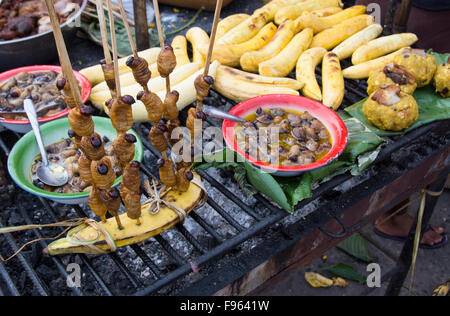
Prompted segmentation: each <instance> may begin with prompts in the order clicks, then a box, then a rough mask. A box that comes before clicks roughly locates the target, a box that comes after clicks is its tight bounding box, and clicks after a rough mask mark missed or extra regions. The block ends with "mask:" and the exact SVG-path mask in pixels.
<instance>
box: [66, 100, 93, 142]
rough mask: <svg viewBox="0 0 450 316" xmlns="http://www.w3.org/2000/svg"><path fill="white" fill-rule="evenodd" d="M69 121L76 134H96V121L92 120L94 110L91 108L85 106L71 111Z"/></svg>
mask: <svg viewBox="0 0 450 316" xmlns="http://www.w3.org/2000/svg"><path fill="white" fill-rule="evenodd" d="M68 119H69V123H70V127H71V128H72V130H73V131H74V132H75V134H77V135H79V136H90V135H92V133H94V121H93V120H92V108H91V107H90V106H87V105H83V106H81V107H75V108H73V109H71V110H70V112H69V117H68Z"/></svg>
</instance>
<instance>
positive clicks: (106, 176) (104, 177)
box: [91, 157, 116, 190]
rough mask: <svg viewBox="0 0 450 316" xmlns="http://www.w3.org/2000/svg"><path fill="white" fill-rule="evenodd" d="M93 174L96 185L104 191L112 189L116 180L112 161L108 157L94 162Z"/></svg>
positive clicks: (92, 166) (92, 163) (92, 164)
mask: <svg viewBox="0 0 450 316" xmlns="http://www.w3.org/2000/svg"><path fill="white" fill-rule="evenodd" d="M91 174H92V180H93V181H94V184H95V185H96V186H97V187H99V188H100V189H103V190H106V189H109V188H111V187H112V185H113V184H114V181H115V180H116V177H115V173H114V170H113V168H112V164H111V160H109V158H108V157H103V158H102V159H100V160H96V161H92V162H91Z"/></svg>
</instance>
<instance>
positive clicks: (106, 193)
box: [100, 189, 121, 216]
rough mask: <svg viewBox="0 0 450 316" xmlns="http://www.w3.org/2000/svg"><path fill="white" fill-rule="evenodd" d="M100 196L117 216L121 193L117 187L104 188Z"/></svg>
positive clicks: (110, 212)
mask: <svg viewBox="0 0 450 316" xmlns="http://www.w3.org/2000/svg"><path fill="white" fill-rule="evenodd" d="M100 196H101V198H102V200H103V202H104V203H105V206H106V209H107V211H108V213H109V214H111V215H112V216H117V215H118V213H119V208H120V203H121V202H120V193H119V190H117V189H110V190H102V191H101V193H100Z"/></svg>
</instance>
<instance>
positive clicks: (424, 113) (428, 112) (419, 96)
mask: <svg viewBox="0 0 450 316" xmlns="http://www.w3.org/2000/svg"><path fill="white" fill-rule="evenodd" d="M431 54H432V55H433V56H434V58H435V59H436V61H437V63H438V64H440V63H444V62H445V61H446V60H447V58H448V57H449V56H450V54H437V53H431ZM434 90H435V89H434V87H433V85H431V84H430V85H428V86H426V87H423V88H420V89H417V90H416V91H415V92H414V94H413V96H414V98H415V99H416V101H417V104H418V105H419V117H418V118H417V120H416V121H415V122H414V123H413V124H412V125H411V126H410V127H408V128H407V129H404V130H403V131H400V132H392V131H383V130H381V129H378V128H377V127H375V126H373V125H371V124H370V123H369V121H368V120H367V119H366V116H365V115H364V113H363V112H362V108H363V105H364V102H366V100H367V99H364V100H361V101H360V102H358V103H356V104H354V105H352V106H349V107H347V108H345V111H347V113H349V114H350V115H351V116H353V117H355V118H357V119H358V120H360V121H361V122H363V124H364V125H366V126H367V127H369V128H370V129H371V130H372V131H373V132H375V133H376V134H377V135H378V136H382V137H383V136H396V135H403V134H406V133H408V132H410V131H412V130H413V129H416V128H418V127H420V126H423V125H425V124H428V123H431V122H434V121H439V120H446V119H450V98H447V99H445V98H442V97H441V96H440V95H439V94H438V93H436V92H435V91H434Z"/></svg>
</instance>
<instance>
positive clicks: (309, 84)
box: [296, 47, 327, 101]
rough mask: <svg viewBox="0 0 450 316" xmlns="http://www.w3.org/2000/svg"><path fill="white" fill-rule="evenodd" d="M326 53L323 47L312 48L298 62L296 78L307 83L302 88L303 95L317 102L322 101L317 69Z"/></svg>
mask: <svg viewBox="0 0 450 316" xmlns="http://www.w3.org/2000/svg"><path fill="white" fill-rule="evenodd" d="M326 53H327V50H326V49H325V48H322V47H314V48H310V49H308V50H307V51H305V52H304V53H303V54H302V55H301V56H300V58H299V59H298V62H297V70H296V78H297V80H298V81H301V82H304V83H305V86H304V87H303V88H302V93H303V95H304V96H306V97H308V98H311V99H314V100H317V101H322V92H321V91H320V87H319V84H318V83H317V80H316V74H315V69H316V67H317V65H318V64H319V63H320V62H321V61H322V59H323V56H324V55H325V54H326Z"/></svg>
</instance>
